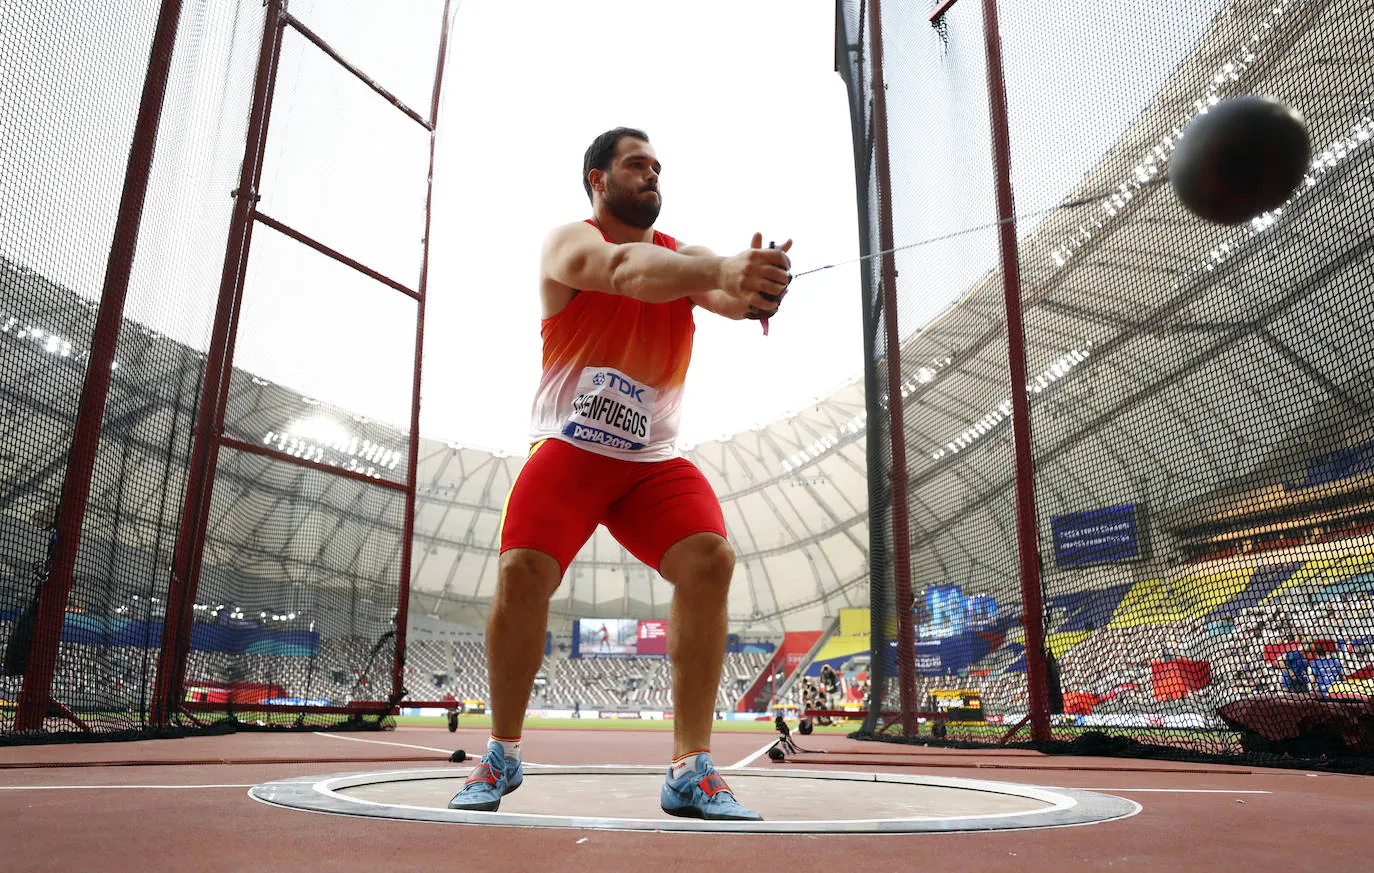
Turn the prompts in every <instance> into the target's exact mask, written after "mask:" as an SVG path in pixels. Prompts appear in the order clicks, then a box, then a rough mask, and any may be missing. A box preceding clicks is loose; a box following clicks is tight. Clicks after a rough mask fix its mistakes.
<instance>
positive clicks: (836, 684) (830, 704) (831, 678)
mask: <svg viewBox="0 0 1374 873" xmlns="http://www.w3.org/2000/svg"><path fill="white" fill-rule="evenodd" d="M821 688H822V689H823V690H824V692H825V697H824V700H825V708H826V709H834V708H835V698H836V696H837V695H838V694H839V693H840V676H839V674H838V673H836V672H835V668H834V667H832V666H830V665H829V664H823V665H821Z"/></svg>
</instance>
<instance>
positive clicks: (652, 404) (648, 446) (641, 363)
mask: <svg viewBox="0 0 1374 873" xmlns="http://www.w3.org/2000/svg"><path fill="white" fill-rule="evenodd" d="M587 223H588V224H593V226H595V225H594V222H591V221H588V222H587ZM602 236H605V233H604V232H603V233H602ZM607 241H608V242H609V241H610V240H609V238H608V239H607ZM654 245H660V246H663V247H665V248H669V249H672V250H673V251H677V241H676V240H675V239H673V238H672V237H670V236H668V235H667V234H663V233H659V232H658V231H654ZM693 305H694V304H693V303H692V301H691V300H690V299H688V298H686V297H683V298H680V299H678V300H674V301H671V302H669V303H645V302H643V301H641V300H635V299H634V298H631V297H622V296H620V295H618V294H606V293H602V292H599V291H578V292H577V293H576V294H575V295H574V296H573V299H572V300H571V302H569V303H568V305H567V306H565V307H563V309H562V311H560V312H559V313H558V314H556V315H554V316H553V317H551V318H546V319H544V321H543V323H542V325H541V328H540V333H541V335H542V336H543V339H544V372H543V375H542V376H541V377H540V380H539V390H538V392H537V393H536V394H535V397H534V411H533V416H532V419H533V421H532V424H531V430H530V435H531V437H532V438H533V439H534V440H536V441H537V440H543V439H558V440H562V441H564V442H567V443H571V444H572V445H574V446H577V447H579V448H583V449H586V450H587V451H590V452H595V453H597V454H600V455H605V456H607V457H611V458H619V459H621V460H626V461H663V460H667V459H669V458H674V457H676V456H677V434H678V419H679V417H680V414H681V410H682V389H683V384H684V383H685V382H686V379H687V365H688V363H689V362H690V361H691V358H692V338H693V335H694V334H695V333H696V324H695V322H694V321H693V320H692V307H693Z"/></svg>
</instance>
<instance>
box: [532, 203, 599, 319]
mask: <svg viewBox="0 0 1374 873" xmlns="http://www.w3.org/2000/svg"><path fill="white" fill-rule="evenodd" d="M603 246H605V247H609V246H610V243H608V242H606V239H605V237H603V236H602V235H601V231H600V230H598V229H597V228H596V227H595V226H594V225H591V224H588V223H587V222H585V221H570V222H568V223H567V224H560V225H559V226H558V227H555V228H554V229H553V230H551V231H549V234H548V236H546V237H545V238H544V246H543V248H542V250H541V251H540V255H539V296H540V299H541V302H542V304H543V313H544V315H543V317H544V318H552V317H553V316H555V315H557V314H558V313H559V312H561V311H563V307H565V306H567V305H568V304H569V303H571V302H572V299H573V298H574V297H576V296H577V293H578V291H579V290H597V289H587V288H583V289H579V288H576V287H574V286H573V285H572V284H569V282H568V279H569V278H570V277H571V276H572V275H576V274H579V273H583V272H584V271H583V270H582V269H581V267H582V266H583V265H585V264H586V262H587V261H588V259H590V258H595V257H596V255H597V254H598V250H600V249H601V248H602V247H603ZM584 284H585V283H584Z"/></svg>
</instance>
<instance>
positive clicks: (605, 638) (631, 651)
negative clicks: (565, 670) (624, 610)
mask: <svg viewBox="0 0 1374 873" xmlns="http://www.w3.org/2000/svg"><path fill="white" fill-rule="evenodd" d="M667 654H668V622H666V621H663V620H661V619H635V618H579V619H576V620H575V621H573V635H572V657H574V658H634V657H650V658H653V657H663V656H665V655H667Z"/></svg>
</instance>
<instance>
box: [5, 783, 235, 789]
mask: <svg viewBox="0 0 1374 873" xmlns="http://www.w3.org/2000/svg"><path fill="white" fill-rule="evenodd" d="M256 787H257V786H256V785H218V784H217V785H0V791H72V790H74V789H82V788H85V789H90V790H92V791H111V790H119V789H127V788H141V789H151V788H256Z"/></svg>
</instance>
